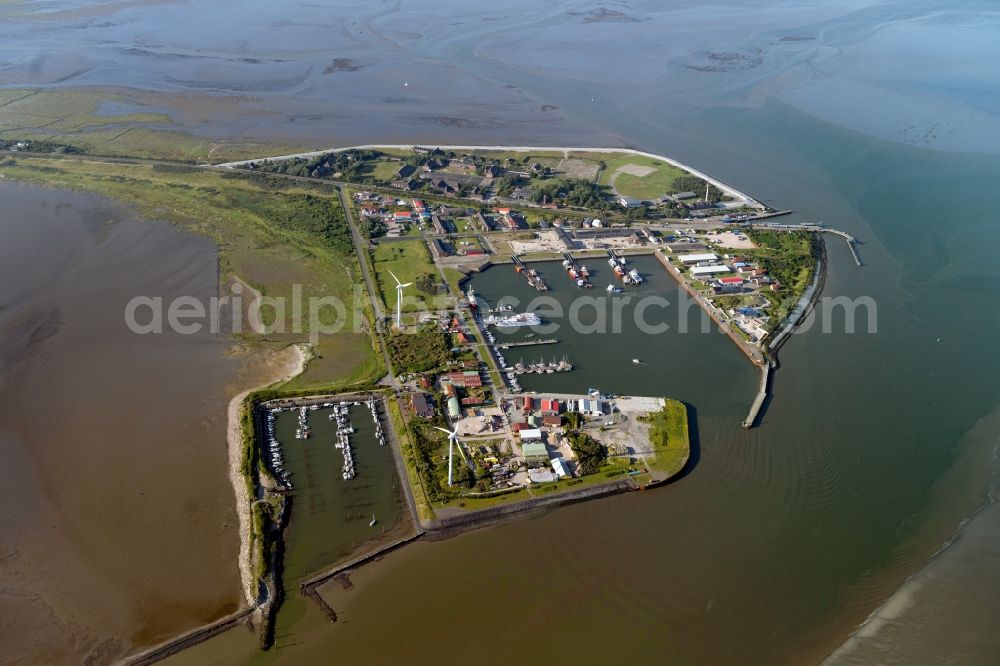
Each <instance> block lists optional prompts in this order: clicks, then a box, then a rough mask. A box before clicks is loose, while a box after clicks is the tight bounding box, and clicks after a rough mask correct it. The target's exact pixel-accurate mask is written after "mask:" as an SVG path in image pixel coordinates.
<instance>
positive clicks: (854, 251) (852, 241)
mask: <svg viewBox="0 0 1000 666" xmlns="http://www.w3.org/2000/svg"><path fill="white" fill-rule="evenodd" d="M816 230H817V231H822V232H824V233H828V234H835V235H837V236H840V237H841V238H843V239H844V240H845V241H847V249H849V250H850V251H851V256H852V257H854V263H856V264H857V265H858V266H861V265H862V263H861V257H860V256H858V248H857V242H858V241H857V239H856V238H855V237H854V236H852V235H851V234H849V233H847V232H846V231H840V230H839V229H826V228H823V227H819V228H817V229H816Z"/></svg>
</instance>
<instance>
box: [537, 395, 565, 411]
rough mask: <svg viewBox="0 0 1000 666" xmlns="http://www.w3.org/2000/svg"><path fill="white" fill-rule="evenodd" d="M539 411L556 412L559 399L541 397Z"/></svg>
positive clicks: (558, 406)
mask: <svg viewBox="0 0 1000 666" xmlns="http://www.w3.org/2000/svg"><path fill="white" fill-rule="evenodd" d="M540 411H542V412H543V413H546V414H558V413H559V411H560V405H559V401H558V400H554V399H551V398H542V405H541V407H540Z"/></svg>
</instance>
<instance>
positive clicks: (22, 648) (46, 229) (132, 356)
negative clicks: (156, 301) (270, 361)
mask: <svg viewBox="0 0 1000 666" xmlns="http://www.w3.org/2000/svg"><path fill="white" fill-rule="evenodd" d="M0 201H2V202H3V212H2V213H0V232H2V233H3V237H4V242H3V244H2V245H0V282H2V284H3V285H4V290H3V292H2V295H0V331H2V334H0V452H2V454H3V458H4V464H3V465H2V466H0V504H2V506H3V507H4V511H3V515H4V517H5V519H6V521H5V522H6V525H5V527H6V529H5V531H4V536H3V538H2V545H0V581H2V584H0V634H2V635H3V637H4V639H3V641H2V647H0V661H6V660H18V659H22V658H26V657H28V656H29V655H30V659H29V660H30V661H32V662H38V663H41V662H48V663H52V662H71V663H72V662H79V661H80V659H81V658H82V657H84V656H85V655H87V654H90V653H94V654H97V655H100V656H101V657H102V658H101V661H104V660H106V659H107V658H109V657H111V656H113V655H116V654H119V653H120V652H121V651H122V650H123V649H126V648H127V647H128V646H129V645H130V644H131V643H133V642H149V641H156V640H158V639H162V638H164V637H166V636H169V635H171V634H172V633H175V632H177V631H178V630H181V629H184V628H187V627H189V626H192V625H194V624H197V623H199V622H203V621H205V620H207V619H210V618H213V617H216V616H218V615H220V614H221V613H223V612H226V611H230V610H234V609H235V605H236V603H237V601H238V599H239V581H238V575H237V571H236V565H235V563H236V553H237V548H238V531H237V523H236V517H235V514H234V511H233V508H232V507H233V496H232V489H231V487H230V484H229V481H228V478H227V475H226V446H225V401H226V395H227V390H228V387H227V382H229V381H230V380H231V379H232V377H233V373H234V372H235V371H236V370H237V369H238V367H239V365H240V363H241V362H240V361H239V360H238V359H236V358H232V357H228V356H227V355H226V351H227V348H228V343H227V342H226V341H225V340H224V339H219V338H216V337H215V336H213V335H211V334H207V333H205V334H199V335H187V336H182V335H178V334H165V335H160V336H139V335H136V334H133V333H132V332H130V331H129V330H128V328H127V327H126V325H125V319H124V314H123V313H124V307H125V303H126V302H127V301H128V300H129V299H130V298H132V297H133V296H135V295H137V294H145V295H151V296H154V295H160V296H163V297H164V298H165V300H166V299H169V298H170V297H172V296H175V295H181V294H185V295H186V294H190V295H195V296H200V297H207V296H210V295H212V294H214V293H215V288H216V252H215V249H214V247H213V246H212V244H211V243H210V242H209V241H207V240H204V239H201V238H197V237H193V236H190V235H187V234H184V233H182V232H180V231H178V230H177V229H175V228H173V227H171V226H170V225H168V224H165V223H158V222H142V221H137V220H135V219H133V218H131V217H129V215H128V214H127V213H125V212H123V211H122V210H120V209H117V208H114V207H112V206H110V205H108V204H107V203H105V202H103V201H102V200H100V199H97V198H95V197H90V196H86V195H81V194H77V193H70V192H64V191H57V190H42V189H35V188H28V187H23V186H19V185H12V184H0ZM193 369H196V372H194V371H193Z"/></svg>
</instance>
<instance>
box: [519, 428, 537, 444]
mask: <svg viewBox="0 0 1000 666" xmlns="http://www.w3.org/2000/svg"><path fill="white" fill-rule="evenodd" d="M518 434H519V435H520V436H521V441H522V442H540V441H542V431H541V430H539V429H538V428H525V429H524V430H522V431H521V432H519V433H518Z"/></svg>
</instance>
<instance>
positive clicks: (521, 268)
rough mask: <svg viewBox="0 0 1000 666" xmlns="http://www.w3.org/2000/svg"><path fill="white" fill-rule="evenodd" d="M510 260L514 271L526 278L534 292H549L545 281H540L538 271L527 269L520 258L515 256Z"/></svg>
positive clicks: (540, 277)
mask: <svg viewBox="0 0 1000 666" xmlns="http://www.w3.org/2000/svg"><path fill="white" fill-rule="evenodd" d="M510 259H511V261H512V262H514V270H515V271H517V272H518V273H520V274H521V275H523V276H525V277H526V278H528V284H529V285H531V286H532V287H534V288H535V290H536V291H548V290H549V285H547V284H545V280H544V279H542V276H541V275H539V274H538V271H536V270H535V269H534V268H528V267H527V265H525V263H524V262H523V261H521V258H520V257H518V256H517V255H514V256H513V257H511V258H510Z"/></svg>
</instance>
